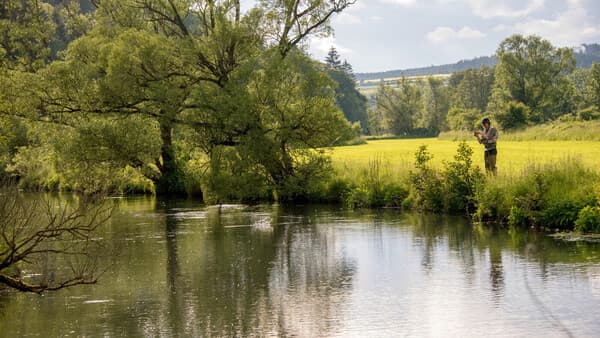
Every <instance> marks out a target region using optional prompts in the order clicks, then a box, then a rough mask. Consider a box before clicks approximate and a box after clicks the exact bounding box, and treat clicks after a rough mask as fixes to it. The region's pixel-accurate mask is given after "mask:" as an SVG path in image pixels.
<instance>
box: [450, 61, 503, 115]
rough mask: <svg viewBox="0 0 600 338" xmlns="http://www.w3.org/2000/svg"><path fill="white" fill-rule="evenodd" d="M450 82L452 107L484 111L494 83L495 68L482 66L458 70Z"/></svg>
mask: <svg viewBox="0 0 600 338" xmlns="http://www.w3.org/2000/svg"><path fill="white" fill-rule="evenodd" d="M448 82H449V87H450V88H449V91H450V106H451V107H454V108H459V109H464V110H479V111H481V112H483V111H485V110H486V109H487V105H488V100H489V98H490V95H491V92H492V87H493V85H494V70H493V69H492V68H489V67H481V68H479V69H468V70H465V71H462V72H456V73H453V74H452V75H451V76H450V79H449V81H448Z"/></svg>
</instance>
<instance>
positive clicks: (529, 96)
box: [492, 35, 575, 123]
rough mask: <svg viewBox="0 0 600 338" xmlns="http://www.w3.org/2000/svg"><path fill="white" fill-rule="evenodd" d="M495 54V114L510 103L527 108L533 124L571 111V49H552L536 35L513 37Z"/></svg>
mask: <svg viewBox="0 0 600 338" xmlns="http://www.w3.org/2000/svg"><path fill="white" fill-rule="evenodd" d="M496 55H497V57H498V61H499V63H498V65H497V66H496V74H495V87H494V94H493V95H492V99H493V101H494V102H493V104H492V111H493V112H494V113H498V109H502V107H503V106H505V105H506V104H508V103H509V102H511V101H516V102H520V103H522V104H524V105H525V106H527V107H528V108H529V109H530V110H531V113H530V114H529V116H528V119H529V121H531V122H534V123H539V122H543V121H548V120H551V119H554V118H556V117H558V116H560V115H563V114H565V113H569V112H570V109H571V106H570V102H569V98H568V97H567V95H568V93H567V92H568V89H567V88H568V86H569V84H568V81H567V77H566V76H567V75H568V74H569V73H571V72H572V71H573V70H574V68H575V59H574V57H573V51H572V50H571V49H568V48H555V47H553V46H552V45H551V44H550V42H549V41H547V40H544V39H542V38H540V37H538V36H528V37H523V36H521V35H513V36H511V37H509V38H507V39H505V40H504V41H502V42H501V43H500V46H499V47H498V50H497V51H496Z"/></svg>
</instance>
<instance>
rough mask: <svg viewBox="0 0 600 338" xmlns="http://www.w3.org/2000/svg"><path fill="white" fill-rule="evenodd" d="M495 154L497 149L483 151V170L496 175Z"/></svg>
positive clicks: (496, 154)
mask: <svg viewBox="0 0 600 338" xmlns="http://www.w3.org/2000/svg"><path fill="white" fill-rule="evenodd" d="M496 156H498V151H497V150H496V149H492V150H488V151H486V152H484V161H485V171H486V172H487V173H490V174H492V175H494V176H495V175H496V172H497V170H496Z"/></svg>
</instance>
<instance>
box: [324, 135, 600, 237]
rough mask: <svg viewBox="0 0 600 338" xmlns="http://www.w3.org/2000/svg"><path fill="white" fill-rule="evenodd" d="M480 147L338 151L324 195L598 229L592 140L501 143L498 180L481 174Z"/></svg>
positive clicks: (402, 143)
mask: <svg viewBox="0 0 600 338" xmlns="http://www.w3.org/2000/svg"><path fill="white" fill-rule="evenodd" d="M480 147H481V146H480V145H479V144H477V143H475V142H471V143H464V144H463V145H461V143H459V142H453V141H444V140H437V139H418V140H380V141H370V142H368V144H366V145H359V146H353V147H340V148H336V149H334V151H333V154H332V157H333V164H334V167H335V169H336V173H335V176H334V178H333V179H332V180H331V182H330V183H329V186H328V187H326V193H325V194H324V195H325V196H327V197H328V200H329V201H340V202H343V203H344V204H345V205H347V206H348V207H382V206H383V207H386V206H387V207H403V208H409V209H417V210H425V211H433V212H440V213H462V214H469V215H472V216H473V217H474V218H475V219H476V220H480V221H494V222H499V223H502V224H509V225H513V226H535V227H539V228H544V229H552V230H556V229H558V230H561V231H565V230H573V229H576V230H578V231H581V232H600V204H599V201H600V171H598V168H597V164H598V163H599V160H598V158H600V157H599V156H600V147H599V146H598V144H597V143H595V142H578V141H564V142H552V141H535V142H502V143H501V144H499V149H500V150H499V152H500V155H499V175H498V176H497V177H487V176H485V175H484V174H483V173H482V171H481V169H480V168H481V167H483V158H482V155H481V152H482V151H481V149H480ZM457 149H461V151H458V152H457ZM470 149H474V150H475V151H474V152H472V151H471V150H470ZM423 151H425V153H423ZM419 152H420V155H419V156H417V158H420V160H418V159H416V158H415V154H416V153H419ZM471 159H472V162H471Z"/></svg>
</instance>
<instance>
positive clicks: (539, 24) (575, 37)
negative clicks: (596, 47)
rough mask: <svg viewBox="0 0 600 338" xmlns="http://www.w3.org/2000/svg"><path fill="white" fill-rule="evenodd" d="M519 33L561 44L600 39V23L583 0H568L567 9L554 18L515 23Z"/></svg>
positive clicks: (576, 43) (566, 44)
mask: <svg viewBox="0 0 600 338" xmlns="http://www.w3.org/2000/svg"><path fill="white" fill-rule="evenodd" d="M515 29H516V31H517V32H519V33H523V34H526V35H529V34H536V35H539V36H542V37H544V38H546V39H549V40H550V41H552V42H553V43H554V44H557V45H560V46H576V45H579V44H581V43H585V42H590V41H594V40H598V39H600V23H598V22H597V21H596V20H594V19H593V18H592V17H590V16H589V15H588V13H587V11H586V9H585V6H584V4H583V1H580V0H567V10H566V11H565V12H563V13H560V14H559V15H557V16H556V17H555V18H554V19H528V20H525V21H523V22H519V23H517V24H516V25H515Z"/></svg>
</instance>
